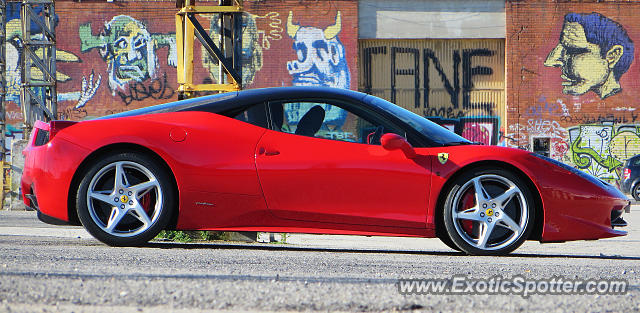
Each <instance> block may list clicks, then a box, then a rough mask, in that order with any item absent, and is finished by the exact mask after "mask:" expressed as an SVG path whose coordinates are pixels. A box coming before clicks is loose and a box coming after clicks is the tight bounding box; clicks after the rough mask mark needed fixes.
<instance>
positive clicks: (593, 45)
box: [505, 1, 640, 182]
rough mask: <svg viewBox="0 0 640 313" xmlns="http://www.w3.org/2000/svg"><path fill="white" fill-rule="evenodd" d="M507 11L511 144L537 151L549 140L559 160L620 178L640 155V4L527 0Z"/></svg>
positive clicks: (508, 135) (609, 177) (551, 151)
mask: <svg viewBox="0 0 640 313" xmlns="http://www.w3.org/2000/svg"><path fill="white" fill-rule="evenodd" d="M506 10H507V16H509V21H508V22H507V38H510V39H509V40H507V50H508V51H509V54H508V59H507V65H508V67H507V73H508V76H507V81H508V84H507V86H508V89H507V101H508V103H509V104H510V105H509V108H508V110H507V120H508V122H509V125H508V127H507V128H506V131H507V133H506V135H505V138H507V140H506V144H507V145H509V146H512V147H519V148H524V149H528V150H532V143H534V142H535V141H536V140H537V139H542V140H547V139H549V142H550V145H549V151H545V152H548V153H549V155H550V156H551V157H552V158H554V159H556V160H559V161H562V162H564V163H566V164H569V165H571V166H573V167H575V168H578V169H580V170H583V171H585V172H587V173H590V174H592V175H594V176H597V177H599V178H601V179H605V180H608V181H610V182H616V181H617V180H618V179H619V178H620V170H621V168H622V166H623V164H624V162H625V161H626V160H628V159H629V158H630V157H632V156H633V155H635V154H640V132H639V131H638V130H639V126H640V112H639V111H638V108H639V106H638V104H637V103H638V102H637V99H638V98H639V97H640V70H639V68H638V64H637V63H638V62H637V60H638V52H639V51H638V49H635V44H634V43H636V42H638V40H640V27H637V22H636V21H635V19H634V18H633V16H637V14H640V7H637V6H635V5H628V4H626V3H625V4H622V3H617V4H613V3H595V2H594V3H584V2H582V3H576V2H562V3H560V2H558V1H554V2H544V3H542V2H536V3H533V2H532V1H523V2H520V3H518V6H516V5H514V4H513V3H512V2H507V6H506ZM623 12H624V13H623ZM532 47H535V48H532Z"/></svg>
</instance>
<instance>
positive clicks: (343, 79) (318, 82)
mask: <svg viewBox="0 0 640 313" xmlns="http://www.w3.org/2000/svg"><path fill="white" fill-rule="evenodd" d="M341 30H342V19H341V17H340V11H338V13H337V15H336V19H335V24H333V25H330V26H328V27H327V28H325V29H320V28H317V27H308V26H300V25H298V24H294V23H293V12H291V11H290V12H289V17H288V18H287V34H288V35H289V37H291V38H292V39H293V41H294V42H293V49H294V50H295V52H296V56H297V59H296V60H293V61H289V62H287V70H288V71H289V74H290V75H291V77H292V84H293V85H294V86H325V87H333V88H345V89H348V88H349V86H350V80H351V74H350V72H349V66H348V65H347V60H346V54H345V48H344V45H343V44H342V43H341V42H340V39H339V38H338V34H339V33H340V31H341ZM322 106H323V109H324V110H325V112H326V113H325V114H326V115H325V116H326V117H325V123H324V124H323V127H329V126H333V127H334V128H335V129H338V130H339V129H340V127H342V125H343V124H344V121H345V118H346V117H347V112H346V111H344V110H342V109H340V108H338V107H335V106H331V105H328V104H323V105H322ZM301 110H302V111H299V110H298V111H295V110H293V109H292V108H290V107H288V108H287V109H286V110H285V111H287V112H292V113H295V114H287V116H286V118H287V121H288V122H289V123H290V124H294V125H295V124H297V123H298V121H299V120H300V117H301V114H299V113H300V112H306V111H308V110H309V107H303V108H301Z"/></svg>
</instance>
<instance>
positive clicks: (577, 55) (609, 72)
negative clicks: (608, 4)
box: [544, 13, 633, 99]
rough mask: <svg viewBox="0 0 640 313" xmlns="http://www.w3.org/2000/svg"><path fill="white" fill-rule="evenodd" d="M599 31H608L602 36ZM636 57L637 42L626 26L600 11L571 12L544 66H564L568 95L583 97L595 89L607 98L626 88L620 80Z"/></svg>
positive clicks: (565, 88)
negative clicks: (633, 41)
mask: <svg viewBox="0 0 640 313" xmlns="http://www.w3.org/2000/svg"><path fill="white" fill-rule="evenodd" d="M607 23H609V24H610V25H608V24H607ZM598 27H600V28H607V29H605V30H601V29H597V28H598ZM599 32H605V34H604V35H602V36H600V35H601V34H600V33H599ZM616 34H617V36H616ZM603 36H604V37H607V38H601V37H603ZM618 37H621V38H618ZM616 39H620V42H619V44H616V43H617V41H616ZM629 50H630V51H629ZM629 55H631V56H630V57H629ZM632 60H633V43H632V42H631V40H630V39H629V38H628V37H627V35H626V32H625V31H624V29H623V28H622V26H620V25H619V24H617V23H615V22H613V21H611V20H609V19H608V18H606V17H604V16H602V15H599V14H597V13H594V14H591V15H581V14H574V13H570V14H567V16H565V22H564V26H563V28H562V32H561V34H560V40H559V43H558V45H557V46H556V47H555V48H553V49H552V50H551V52H549V54H548V55H547V58H546V60H545V62H544V65H545V66H549V67H560V68H561V69H562V74H561V77H562V86H563V87H562V92H563V93H564V94H569V95H576V96H579V95H583V94H585V93H587V92H588V91H593V92H595V93H596V94H597V95H598V96H600V98H603V99H604V98H606V97H609V96H611V95H614V94H616V93H618V92H620V91H621V90H622V88H621V87H620V84H619V82H618V81H619V79H620V76H622V74H624V72H626V71H627V69H628V68H629V65H630V64H631V61H632Z"/></svg>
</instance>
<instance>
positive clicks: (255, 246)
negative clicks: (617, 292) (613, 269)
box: [143, 241, 640, 261]
mask: <svg viewBox="0 0 640 313" xmlns="http://www.w3.org/2000/svg"><path fill="white" fill-rule="evenodd" d="M143 247H146V248H155V249H237V250H265V251H308V252H338V253H384V254H415V255H433V256H467V255H466V254H465V253H462V252H455V251H419V250H382V249H343V248H318V247H301V246H292V245H286V244H263V243H246V244H236V243H221V242H207V243H176V242H158V241H154V242H149V243H147V244H146V245H144V246H143ZM501 257H509V258H569V259H600V260H633V261H640V257H634V256H622V255H604V254H600V255H581V254H539V253H511V254H508V255H505V256H501Z"/></svg>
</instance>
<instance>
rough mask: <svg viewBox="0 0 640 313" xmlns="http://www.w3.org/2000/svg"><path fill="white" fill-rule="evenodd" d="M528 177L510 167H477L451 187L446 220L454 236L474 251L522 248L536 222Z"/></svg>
mask: <svg viewBox="0 0 640 313" xmlns="http://www.w3.org/2000/svg"><path fill="white" fill-rule="evenodd" d="M532 199H533V198H532V196H531V192H530V191H529V190H528V188H527V185H526V184H525V183H524V181H523V180H522V179H521V178H520V177H518V176H517V175H515V174H514V173H512V172H510V171H506V170H503V169H498V168H476V169H473V170H471V171H469V172H467V173H464V174H463V175H461V176H459V177H458V178H457V179H456V180H455V182H454V184H453V186H452V187H451V188H450V189H449V192H448V194H447V198H446V202H445V206H444V214H443V215H444V224H445V227H446V230H447V233H448V234H449V237H450V238H451V240H452V241H453V242H454V243H455V245H456V246H457V247H459V248H460V249H462V250H463V251H464V252H466V253H468V254H472V255H504V254H507V253H509V252H511V251H513V250H515V249H516V248H518V247H519V246H520V245H521V244H522V243H523V242H524V241H525V240H526V239H527V237H528V236H529V234H530V233H531V231H532V229H533V227H534V225H533V221H534V217H535V207H534V203H533V200H532Z"/></svg>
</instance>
